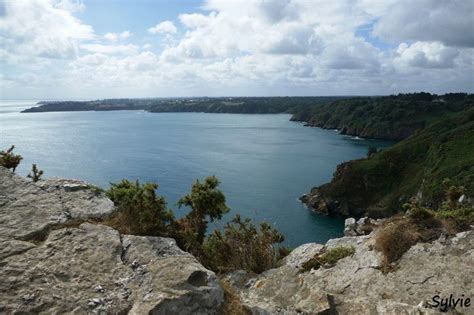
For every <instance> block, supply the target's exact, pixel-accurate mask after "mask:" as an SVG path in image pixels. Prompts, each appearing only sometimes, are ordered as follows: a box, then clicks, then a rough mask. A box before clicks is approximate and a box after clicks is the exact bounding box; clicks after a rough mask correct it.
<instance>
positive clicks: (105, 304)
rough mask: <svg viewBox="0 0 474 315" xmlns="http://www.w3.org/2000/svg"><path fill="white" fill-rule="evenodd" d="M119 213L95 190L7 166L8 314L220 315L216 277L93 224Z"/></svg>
mask: <svg viewBox="0 0 474 315" xmlns="http://www.w3.org/2000/svg"><path fill="white" fill-rule="evenodd" d="M113 211H115V209H114V207H113V204H112V202H111V201H110V200H109V199H108V198H106V197H105V196H104V195H103V194H102V193H100V192H97V191H96V190H95V189H94V188H91V186H90V185H87V184H86V183H84V182H81V181H75V180H60V179H52V180H46V181H40V182H38V183H32V182H29V181H27V180H25V179H24V178H22V177H20V176H17V175H14V174H12V173H11V172H9V171H7V170H6V169H4V168H1V167H0V248H1V250H0V279H2V281H0V313H7V314H9V313H40V312H46V313H58V314H61V313H74V314H85V313H104V312H105V313H110V314H125V313H130V314H174V313H178V311H179V313H180V314H214V313H216V312H217V310H218V309H219V306H220V304H221V303H222V301H223V291H222V289H221V287H220V286H219V284H218V281H217V277H216V275H215V274H214V273H213V272H211V271H209V270H207V269H205V268H204V267H203V266H202V265H201V264H200V263H199V262H198V261H197V260H196V259H195V258H194V257H193V256H192V255H191V254H189V253H186V252H184V251H182V250H181V249H179V248H178V246H177V245H176V243H175V241H174V240H173V239H169V238H161V237H141V236H132V235H120V234H119V233H118V232H117V231H116V230H114V229H112V228H110V227H107V226H104V225H100V224H91V223H87V222H86V221H87V220H91V219H98V218H102V217H104V216H107V215H109V214H111V213H113Z"/></svg>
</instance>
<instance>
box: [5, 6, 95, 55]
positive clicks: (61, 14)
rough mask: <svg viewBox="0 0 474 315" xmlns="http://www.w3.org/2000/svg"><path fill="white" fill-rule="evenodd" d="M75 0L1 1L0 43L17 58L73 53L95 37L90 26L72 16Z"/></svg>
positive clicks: (75, 8)
mask: <svg viewBox="0 0 474 315" xmlns="http://www.w3.org/2000/svg"><path fill="white" fill-rule="evenodd" d="M74 3H75V4H77V2H74ZM74 3H73V2H70V1H59V2H58V1H53V0H31V1H5V2H3V4H4V5H5V16H3V17H2V18H1V19H0V34H1V35H0V46H1V47H3V48H4V49H6V50H7V51H8V53H9V54H12V55H15V56H17V57H18V56H23V57H28V58H33V57H42V58H53V59H54V58H72V57H74V56H76V55H77V54H78V45H79V43H80V42H81V41H84V40H90V39H94V38H95V35H94V31H93V29H92V27H91V26H89V25H86V24H84V23H82V22H81V21H80V20H79V19H78V18H76V17H75V16H73V15H72V12H73V11H75V10H78V6H77V5H73V4H74ZM80 7H82V6H81V5H80Z"/></svg>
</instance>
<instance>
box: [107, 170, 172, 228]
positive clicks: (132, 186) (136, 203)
mask: <svg viewBox="0 0 474 315" xmlns="http://www.w3.org/2000/svg"><path fill="white" fill-rule="evenodd" d="M156 189H158V184H156V183H145V184H143V185H141V184H140V182H139V181H138V180H137V181H136V182H130V181H128V180H126V179H123V180H122V181H121V182H119V183H115V184H114V183H112V184H111V187H110V188H109V189H108V190H107V192H106V194H107V196H108V197H109V198H110V199H111V200H112V201H113V202H114V204H115V206H117V208H118V210H119V211H118V213H117V214H116V216H115V217H113V218H111V220H110V221H109V223H110V224H111V225H112V226H113V227H114V228H116V229H118V230H119V231H121V232H123V233H127V234H135V235H149V236H163V235H167V234H168V228H169V223H170V222H172V221H173V219H174V217H173V213H172V212H171V211H170V210H167V209H166V201H165V199H164V198H163V197H162V196H157V194H156Z"/></svg>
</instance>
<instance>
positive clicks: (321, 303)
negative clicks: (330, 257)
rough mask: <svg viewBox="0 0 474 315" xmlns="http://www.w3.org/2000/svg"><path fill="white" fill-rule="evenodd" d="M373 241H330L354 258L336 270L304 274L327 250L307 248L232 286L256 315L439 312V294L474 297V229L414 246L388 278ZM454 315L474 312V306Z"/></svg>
mask: <svg viewBox="0 0 474 315" xmlns="http://www.w3.org/2000/svg"><path fill="white" fill-rule="evenodd" d="M373 242H374V238H373V234H371V235H365V236H354V237H343V238H340V239H333V240H330V241H329V242H328V243H327V244H326V245H325V247H326V248H334V247H336V246H345V247H351V246H353V247H354V248H355V253H354V255H353V256H350V257H346V258H343V259H341V260H340V261H338V262H337V264H336V265H334V266H325V267H322V268H320V269H317V270H314V269H313V270H311V271H310V272H300V267H301V265H302V264H303V263H304V262H306V261H308V260H309V259H310V258H312V257H313V256H314V254H315V253H317V252H319V251H320V250H321V249H322V248H324V246H322V245H319V244H305V245H303V246H300V247H298V248H296V249H295V250H294V251H293V252H292V253H291V254H290V255H289V256H288V257H287V258H286V259H285V261H284V263H283V265H282V266H281V267H279V268H276V269H271V270H268V271H266V272H265V273H263V274H261V275H259V276H257V277H254V278H251V277H250V276H249V277H247V278H246V279H245V280H246V281H245V282H244V283H243V284H241V285H239V283H238V282H237V281H234V282H233V283H234V285H235V286H236V287H237V290H238V291H239V292H240V296H241V298H242V302H243V303H244V305H245V307H246V308H248V309H249V310H251V312H252V313H253V314H438V313H439V309H432V308H429V307H428V306H429V305H428V303H432V302H433V301H432V298H433V297H434V296H435V295H439V296H440V297H442V298H449V296H450V294H453V296H454V297H455V298H458V297H459V298H460V297H462V296H464V297H470V298H471V299H472V298H473V297H474V283H473V281H474V269H473V268H472V266H473V264H474V233H473V232H472V231H469V232H463V233H459V234H458V235H457V236H456V237H454V238H452V239H448V240H446V239H440V240H438V241H435V242H433V243H431V244H429V243H425V244H417V245H415V246H413V247H412V248H411V249H410V250H409V251H408V252H407V253H405V254H404V256H403V257H402V258H401V260H400V261H399V263H398V266H397V267H396V268H395V270H394V271H392V272H389V273H387V274H384V273H383V272H382V271H381V266H382V265H381V257H380V254H379V253H378V252H376V251H375V250H373V249H372V246H373ZM239 276H240V278H243V276H242V275H239ZM231 278H232V276H231ZM241 283H242V282H241ZM471 303H472V302H471ZM456 311H457V312H459V313H461V314H474V306H472V305H471V306H470V307H465V308H462V307H457V308H456ZM456 314H458V313H456Z"/></svg>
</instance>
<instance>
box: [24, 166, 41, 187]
mask: <svg viewBox="0 0 474 315" xmlns="http://www.w3.org/2000/svg"><path fill="white" fill-rule="evenodd" d="M43 173H44V172H43V171H42V170H39V169H38V168H37V167H36V164H33V165H32V167H31V173H29V174H28V175H27V177H28V178H31V179H32V180H33V182H35V183H36V182H37V181H39V180H40V179H41V176H43Z"/></svg>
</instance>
